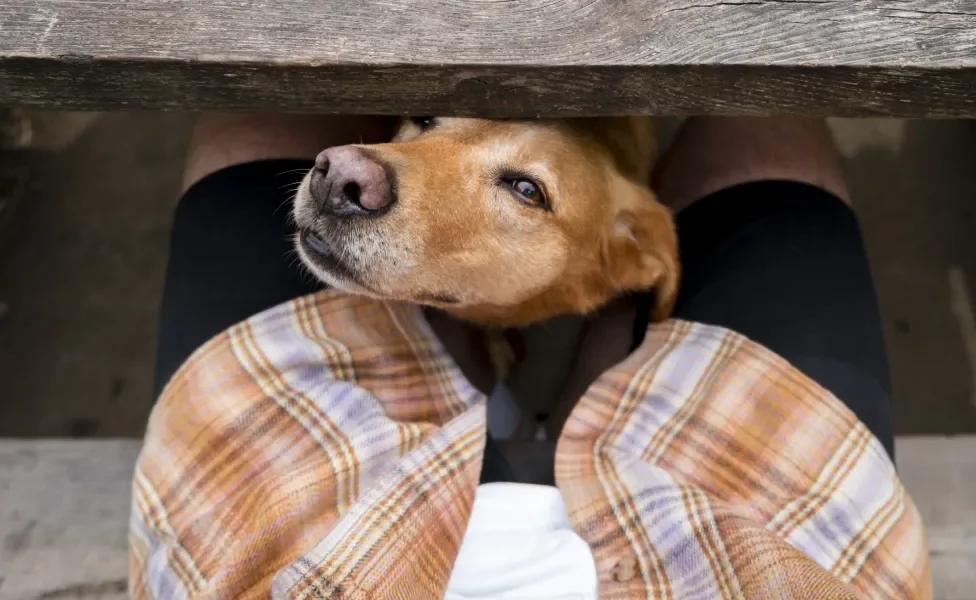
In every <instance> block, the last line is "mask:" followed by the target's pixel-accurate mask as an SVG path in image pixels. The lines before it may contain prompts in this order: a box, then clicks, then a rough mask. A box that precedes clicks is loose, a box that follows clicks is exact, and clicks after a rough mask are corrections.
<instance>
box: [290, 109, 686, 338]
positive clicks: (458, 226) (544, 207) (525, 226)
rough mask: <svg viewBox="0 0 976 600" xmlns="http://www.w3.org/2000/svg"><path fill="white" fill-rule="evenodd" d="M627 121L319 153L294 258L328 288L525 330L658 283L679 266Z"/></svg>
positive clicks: (665, 297) (498, 129) (416, 137)
mask: <svg viewBox="0 0 976 600" xmlns="http://www.w3.org/2000/svg"><path fill="white" fill-rule="evenodd" d="M653 154H654V143H653V130H652V122H651V121H650V120H649V119H639V118H605V119H604V118H601V119H565V120H532V121H499V120H480V119H461V118H436V119H434V118H421V119H408V120H405V121H404V123H403V125H402V126H401V128H400V130H399V132H398V133H397V135H396V137H395V138H394V139H393V141H392V142H391V143H388V144H377V145H365V146H363V145H359V146H341V147H337V148H330V149H328V150H325V151H324V152H322V153H321V154H320V155H319V156H318V158H317V159H316V166H315V168H314V169H312V170H311V171H310V172H309V174H308V175H307V176H306V177H305V179H304V181H303V182H302V184H301V186H300V187H299V189H298V193H297V196H296V199H295V211H294V214H295V221H296V224H297V226H298V230H299V234H298V242H297V245H298V251H299V254H300V255H301V257H302V259H303V261H304V262H305V264H306V265H307V266H308V267H309V268H310V269H311V270H312V272H314V273H315V275H316V276H318V277H319V278H321V279H322V280H323V281H325V282H326V283H328V284H330V285H332V286H334V287H337V288H341V289H345V290H348V291H351V292H356V293H361V294H366V295H369V296H373V297H377V298H386V299H396V300H405V301H410V302H416V303H421V304H427V305H432V306H437V307H440V308H443V309H446V310H448V311H450V312H452V313H453V314H455V315H458V316H460V317H463V318H467V319H470V320H474V321H478V322H482V323H498V324H510V325H517V324H525V323H529V322H533V321H539V320H543V319H546V318H549V317H552V316H556V315H559V314H566V313H584V312H587V311H590V310H592V309H594V308H596V307H598V306H600V305H601V304H603V303H605V302H606V301H607V300H609V299H610V298H612V297H613V296H616V295H618V294H620V293H621V292H625V291H632V290H648V289H651V288H654V289H656V292H657V306H656V309H655V313H654V317H655V318H664V317H667V316H668V314H669V313H670V310H671V306H672V304H673V301H674V297H675V294H676V289H677V282H678V259H677V244H676V239H675V232H674V225H673V222H672V219H671V214H670V212H669V211H668V210H667V209H666V208H665V207H664V206H662V205H661V204H659V203H658V202H657V201H656V200H655V199H654V196H653V195H652V193H651V191H650V189H649V188H648V185H647V182H648V179H649V171H650V167H651V162H652V160H653V158H654V156H653Z"/></svg>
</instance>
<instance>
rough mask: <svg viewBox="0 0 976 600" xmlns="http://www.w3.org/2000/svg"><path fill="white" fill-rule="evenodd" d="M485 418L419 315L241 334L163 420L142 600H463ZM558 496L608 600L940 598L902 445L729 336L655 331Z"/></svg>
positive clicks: (596, 393)
mask: <svg viewBox="0 0 976 600" xmlns="http://www.w3.org/2000/svg"><path fill="white" fill-rule="evenodd" d="M485 401H486V399H485V397H484V396H483V395H482V394H481V393H479V392H478V391H477V390H476V389H475V388H474V387H473V386H472V385H471V384H470V383H468V381H466V380H465V379H464V377H463V376H462V374H461V372H460V370H459V369H458V368H457V366H456V365H455V364H454V362H453V361H452V359H451V358H450V356H449V355H448V354H447V353H446V351H445V350H444V349H443V347H442V346H441V345H440V343H439V341H438V340H437V338H436V337H435V336H434V335H433V333H432V332H431V330H430V328H429V326H428V325H427V322H426V321H425V320H424V318H423V314H422V312H421V310H420V309H419V308H417V307H415V306H410V305H404V304H391V303H385V302H379V301H375V300H369V299H365V298H361V297H356V296H349V295H344V294H341V293H337V292H322V293H320V294H317V295H314V296H309V297H305V298H300V299H298V300H295V301H293V302H290V303H287V304H284V305H282V306H278V307H276V308H273V309H271V310H268V311H266V312H264V313H262V314H260V315H257V316H255V317H253V318H251V319H249V320H248V321H245V322H243V323H241V324H239V325H236V326H235V327H233V328H231V329H230V330H228V331H227V332H225V333H223V334H221V335H219V336H217V337H216V338H215V339H213V340H211V341H210V342H208V343H207V344H206V345H205V346H203V347H202V348H200V349H199V350H198V351H197V352H196V353H195V354H194V355H193V356H192V357H191V358H190V359H189V360H188V361H187V363H186V364H185V365H184V366H183V367H182V369H181V370H180V371H179V373H178V374H177V375H176V376H175V377H174V378H173V379H172V381H170V382H169V385H168V386H167V388H166V390H165V392H164V393H163V396H162V398H161V399H160V401H159V404H158V405H157V406H156V408H155V411H154V412H153V415H152V418H151V420H150V423H149V429H148V433H147V437H146V441H145V447H144V448H143V451H142V454H141V456H140V459H139V462H138V465H137V468H136V472H135V480H134V485H133V511H132V519H131V536H130V537H131V562H130V576H131V577H130V591H131V594H132V596H133V597H134V598H166V599H169V598H233V599H239V598H268V597H269V596H270V597H271V598H275V599H294V600H298V599H306V598H343V599H360V598H362V599H369V600H376V599H406V600H422V599H428V598H429V599H434V598H441V597H442V596H443V593H444V590H445V587H446V585H447V582H448V578H449V576H450V573H451V568H452V565H453V563H454V559H455V557H456V555H457V553H458V548H459V546H460V544H461V539H462V536H463V535H464V531H465V526H466V523H467V519H468V516H469V514H470V512H471V506H472V501H473V499H474V490H475V487H476V486H477V485H478V478H479V473H480V468H481V457H482V451H483V448H484V443H485V431H486V416H485ZM556 480H557V482H558V485H559V488H560V490H561V492H562V495H563V498H564V500H565V503H566V507H567V510H568V514H569V518H570V522H571V523H572V525H573V527H574V529H575V531H576V532H577V533H578V534H579V535H580V537H582V538H583V540H585V541H586V542H587V544H589V546H590V548H591V549H592V551H593V555H594V558H595V562H596V567H597V571H598V577H599V597H600V598H601V600H611V599H642V598H660V599H669V600H671V599H673V600H684V599H692V598H696V599H697V598H701V599H712V598H770V599H782V598H810V599H814V598H816V599H824V598H831V599H834V598H886V599H887V598H929V597H931V584H930V578H929V571H928V557H927V551H926V543H925V538H924V533H923V529H922V524H921V521H920V519H919V514H918V511H917V510H916V508H915V506H914V505H913V504H912V501H911V499H910V498H909V497H908V496H907V495H906V493H905V490H904V488H903V487H902V486H901V484H900V482H899V481H898V478H897V476H896V475H895V470H894V468H893V466H892V464H891V462H890V461H889V459H888V457H887V456H886V455H885V452H884V450H883V449H882V447H881V445H880V444H879V442H878V441H877V440H875V439H874V438H873V437H872V436H871V434H870V433H869V432H868V430H867V429H866V428H865V427H864V425H862V424H861V423H859V422H858V421H857V420H856V419H855V417H854V416H853V415H852V414H851V412H850V411H849V410H847V409H846V408H845V407H844V405H843V404H841V403H840V402H839V401H838V400H837V399H836V398H834V397H833V396H831V395H830V394H829V393H827V392H826V391H824V390H823V389H821V388H820V387H818V386H817V385H816V384H814V383H813V382H812V381H810V380H809V379H807V378H806V377H805V376H803V375H802V374H800V373H799V372H798V371H796V370H795V369H794V368H792V367H791V366H790V365H789V364H787V363H786V362H784V361H783V360H782V359H780V358H778V357H777V356H775V355H774V354H772V353H771V352H769V351H768V350H766V349H764V348H762V347H760V346H758V345H757V344H755V343H753V342H750V341H749V340H747V339H745V338H743V337H742V336H740V335H737V334H735V333H732V332H729V331H726V330H723V329H719V328H715V327H707V326H702V325H696V324H692V323H687V322H681V321H671V322H668V323H665V324H659V325H653V326H651V327H650V329H649V330H648V334H647V337H646V339H645V341H644V343H643V345H642V346H641V347H640V349H638V350H637V351H636V352H634V353H633V354H632V355H631V356H630V357H628V358H627V359H626V360H624V361H623V362H622V363H620V364H619V365H617V366H616V367H614V368H613V369H611V370H610V371H607V372H606V373H605V374H603V375H602V376H601V377H600V378H599V379H598V380H597V381H596V382H595V383H594V384H593V385H592V386H591V387H590V388H589V390H588V391H587V393H586V394H585V396H584V397H583V398H582V399H580V401H579V404H578V406H577V407H576V409H575V410H574V412H573V413H572V415H571V416H570V418H569V420H568V421H567V423H566V425H565V429H564V431H563V434H562V437H561V439H560V440H559V444H558V450H557V456H556Z"/></svg>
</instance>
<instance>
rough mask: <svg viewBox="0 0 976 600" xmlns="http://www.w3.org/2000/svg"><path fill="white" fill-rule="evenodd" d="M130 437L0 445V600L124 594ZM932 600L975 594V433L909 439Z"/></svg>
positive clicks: (907, 463) (907, 469)
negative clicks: (929, 565)
mask: <svg viewBox="0 0 976 600" xmlns="http://www.w3.org/2000/svg"><path fill="white" fill-rule="evenodd" d="M138 451H139V442H138V441H135V440H107V441H59V440H50V441H30V440H28V441H16V440H6V441H0V600H38V599H45V600H59V599H68V598H85V599H86V600H92V599H97V598H101V599H104V600H121V599H123V598H125V580H126V573H127V560H128V559H127V546H126V544H127V542H126V528H127V522H128V516H129V497H130V496H129V488H130V480H131V471H132V465H133V464H134V462H135V459H136V455H137V454H138ZM897 454H898V461H899V470H900V473H901V477H902V480H903V481H904V483H905V485H906V486H907V487H908V489H909V491H910V492H911V494H912V496H913V498H914V500H915V503H916V505H917V506H918V508H919V510H920V511H921V513H922V517H923V519H924V520H925V523H926V525H927V527H928V535H929V544H930V548H931V557H932V575H933V578H934V581H935V586H936V598H938V599H939V600H972V598H973V597H974V590H976V436H970V437H956V438H935V437H931V438H907V439H899V440H898V443H897Z"/></svg>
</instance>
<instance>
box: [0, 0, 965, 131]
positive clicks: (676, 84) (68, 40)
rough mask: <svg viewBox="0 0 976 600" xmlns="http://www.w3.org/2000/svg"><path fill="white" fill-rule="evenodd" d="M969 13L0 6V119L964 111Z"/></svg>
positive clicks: (871, 2)
mask: <svg viewBox="0 0 976 600" xmlns="http://www.w3.org/2000/svg"><path fill="white" fill-rule="evenodd" d="M974 89H976V0H721V1H705V2H703V1H702V0H655V1H653V2H648V1H647V0H577V1H566V2H553V1H552V0H318V1H317V2H306V1H305V0H235V1H233V2H231V1H229V0H215V1H208V2H189V1H186V0H139V1H135V0H128V1H125V0H118V1H111V2H109V1H105V0H0V104H3V103H6V104H25V105H37V106H48V107H70V108H194V109H197V108H228V109H258V110H267V109H276V110H289V111H316V112H335V113H340V112H342V113H388V114H392V113H412V114H480V115H485V116H498V117H501V116H535V115H552V116H557V115H559V116H564V115H580V114H588V115H598V114H623V113H628V114H638V113H645V114H687V113H725V114H732V113H736V114H769V113H780V114H785V113H790V114H834V115H847V116H854V115H899V116H954V115H976V99H974V94H973V90H974Z"/></svg>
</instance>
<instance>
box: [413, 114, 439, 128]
mask: <svg viewBox="0 0 976 600" xmlns="http://www.w3.org/2000/svg"><path fill="white" fill-rule="evenodd" d="M410 120H411V121H413V124H414V125H416V126H417V127H419V128H421V129H430V128H431V127H433V126H434V117H410Z"/></svg>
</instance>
